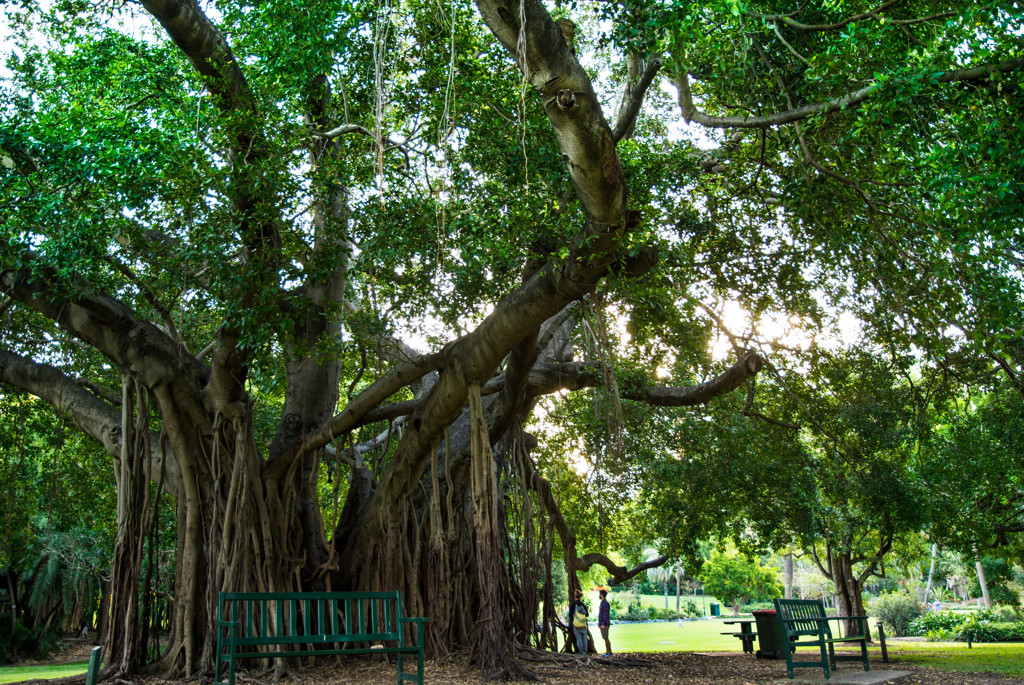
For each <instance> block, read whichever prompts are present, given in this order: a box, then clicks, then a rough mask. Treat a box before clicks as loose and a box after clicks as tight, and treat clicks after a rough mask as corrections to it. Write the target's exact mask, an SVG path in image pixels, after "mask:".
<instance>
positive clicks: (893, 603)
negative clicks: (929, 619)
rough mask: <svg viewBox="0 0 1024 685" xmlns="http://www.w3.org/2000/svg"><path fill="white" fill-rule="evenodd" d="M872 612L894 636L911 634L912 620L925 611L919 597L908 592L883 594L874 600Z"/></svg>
mask: <svg viewBox="0 0 1024 685" xmlns="http://www.w3.org/2000/svg"><path fill="white" fill-rule="evenodd" d="M872 613H873V615H874V616H876V617H877V618H878V620H880V621H881V622H882V623H884V624H885V627H886V628H887V629H888V630H889V633H890V634H891V635H893V636H894V637H906V636H907V635H910V622H911V621H913V620H914V619H915V618H917V617H918V616H920V615H921V614H922V613H924V612H923V607H922V606H921V602H919V601H918V600H917V597H914V596H913V595H911V594H909V593H906V592H894V593H892V594H888V595H882V596H881V597H879V598H878V599H876V600H875V601H874V604H873V605H872Z"/></svg>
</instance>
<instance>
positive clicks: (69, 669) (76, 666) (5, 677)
mask: <svg viewBox="0 0 1024 685" xmlns="http://www.w3.org/2000/svg"><path fill="white" fill-rule="evenodd" d="M87 670H89V661H88V659H87V660H85V661H72V662H70V663H67V664H56V665H54V664H43V665H41V666H7V667H4V668H0V683H16V682H18V681H20V680H36V679H40V680H43V679H45V680H49V679H50V678H66V677H67V676H72V675H78V674H79V673H85V672H86V671H87Z"/></svg>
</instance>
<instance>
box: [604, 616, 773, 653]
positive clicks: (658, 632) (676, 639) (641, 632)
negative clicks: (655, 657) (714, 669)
mask: <svg viewBox="0 0 1024 685" xmlns="http://www.w3.org/2000/svg"><path fill="white" fill-rule="evenodd" d="M724 632H739V626H727V625H725V624H723V623H722V621H720V620H716V619H710V620H706V621H683V622H682V624H680V623H679V622H677V621H663V622H657V623H619V624H616V625H612V627H611V630H610V631H609V632H608V637H609V639H610V640H611V642H612V651H613V652H742V651H743V645H742V644H741V643H740V641H739V638H735V637H732V636H730V635H722V634H721V633H724ZM594 637H597V638H598V648H600V647H602V646H603V645H601V644H600V637H599V634H598V632H597V631H596V630H595V631H594ZM755 649H756V647H755Z"/></svg>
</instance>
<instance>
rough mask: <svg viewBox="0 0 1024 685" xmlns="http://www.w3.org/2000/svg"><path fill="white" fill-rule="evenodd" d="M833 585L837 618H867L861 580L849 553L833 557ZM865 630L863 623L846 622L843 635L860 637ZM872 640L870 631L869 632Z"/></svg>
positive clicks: (855, 621)
mask: <svg viewBox="0 0 1024 685" xmlns="http://www.w3.org/2000/svg"><path fill="white" fill-rule="evenodd" d="M831 566H832V574H833V578H832V583H833V586H834V587H835V597H836V615H837V616H866V615H867V614H866V613H865V610H864V599H863V597H862V596H861V580H860V578H859V577H858V575H857V574H856V573H855V572H854V570H853V561H852V559H851V556H850V554H849V553H848V552H844V553H839V554H833V555H832V557H831ZM863 630H864V626H863V625H862V623H861V621H857V620H850V621H845V622H844V625H843V634H844V635H847V636H852V635H860V634H861V633H862V631H863ZM868 635H869V638H870V630H869V631H868Z"/></svg>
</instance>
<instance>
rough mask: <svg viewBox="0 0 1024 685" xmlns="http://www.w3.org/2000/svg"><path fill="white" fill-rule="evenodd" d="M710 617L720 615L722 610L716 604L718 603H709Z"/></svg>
mask: <svg viewBox="0 0 1024 685" xmlns="http://www.w3.org/2000/svg"><path fill="white" fill-rule="evenodd" d="M711 615H712V616H721V615H722V609H721V606H720V605H719V604H718V602H712V603H711Z"/></svg>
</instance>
